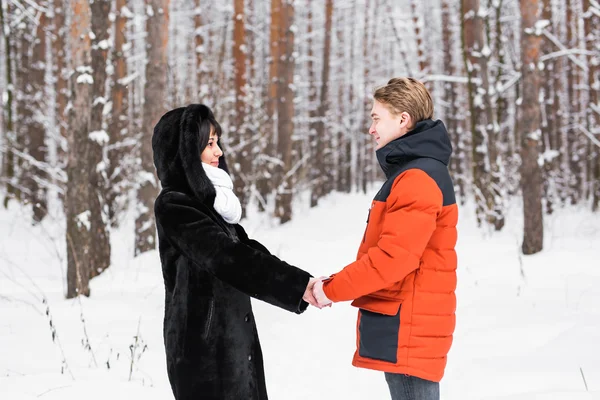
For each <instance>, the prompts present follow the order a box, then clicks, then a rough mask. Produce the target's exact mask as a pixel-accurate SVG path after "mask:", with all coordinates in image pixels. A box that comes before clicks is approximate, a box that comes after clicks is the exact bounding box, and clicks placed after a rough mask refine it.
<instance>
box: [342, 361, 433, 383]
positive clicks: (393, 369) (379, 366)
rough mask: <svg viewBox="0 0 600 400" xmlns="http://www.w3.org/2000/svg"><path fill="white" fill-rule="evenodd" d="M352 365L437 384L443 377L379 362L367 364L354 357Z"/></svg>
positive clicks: (403, 366)
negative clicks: (413, 377)
mask: <svg viewBox="0 0 600 400" xmlns="http://www.w3.org/2000/svg"><path fill="white" fill-rule="evenodd" d="M352 365H354V366H355V367H357V368H364V369H372V370H375V371H382V372H390V373H393V374H406V375H411V376H416V377H417V378H421V379H426V380H428V381H432V382H439V381H441V380H442V377H443V376H444V374H443V373H441V374H431V373H428V372H425V371H422V370H419V369H415V368H411V367H408V366H405V365H396V364H389V363H388V364H383V363H381V362H377V361H374V362H369V361H367V360H365V359H363V358H361V359H357V358H356V357H355V358H354V359H353V360H352Z"/></svg>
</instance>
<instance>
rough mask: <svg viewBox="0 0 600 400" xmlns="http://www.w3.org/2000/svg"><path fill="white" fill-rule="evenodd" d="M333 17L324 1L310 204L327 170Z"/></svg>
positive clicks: (314, 202)
mask: <svg viewBox="0 0 600 400" xmlns="http://www.w3.org/2000/svg"><path fill="white" fill-rule="evenodd" d="M332 17H333V0H326V2H325V43H324V44H323V69H322V71H321V93H320V96H319V107H318V108H317V116H316V126H315V127H316V152H315V157H314V160H315V165H314V166H313V169H312V173H311V182H312V184H313V188H312V191H311V195H310V206H311V207H314V206H316V205H317V204H318V202H319V199H321V197H323V196H324V195H325V184H326V180H327V175H328V171H326V166H325V152H324V150H325V144H326V139H325V135H326V133H325V117H326V115H327V109H328V100H327V98H328V91H329V84H330V82H329V64H330V57H331V25H332Z"/></svg>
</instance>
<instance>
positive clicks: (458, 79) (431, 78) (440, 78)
mask: <svg viewBox="0 0 600 400" xmlns="http://www.w3.org/2000/svg"><path fill="white" fill-rule="evenodd" d="M423 82H454V83H469V78H467V77H466V76H450V75H426V76H424V77H423Z"/></svg>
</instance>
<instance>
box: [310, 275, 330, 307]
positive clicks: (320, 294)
mask: <svg viewBox="0 0 600 400" xmlns="http://www.w3.org/2000/svg"><path fill="white" fill-rule="evenodd" d="M324 278H325V277H321V278H320V279H319V280H318V281H317V282H315V284H314V286H313V293H312V294H313V297H314V298H315V300H316V302H317V307H319V308H323V307H331V303H332V301H331V300H329V299H328V298H327V296H326V295H325V292H324V291H323V279H324Z"/></svg>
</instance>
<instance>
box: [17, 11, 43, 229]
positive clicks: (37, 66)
mask: <svg viewBox="0 0 600 400" xmlns="http://www.w3.org/2000/svg"><path fill="white" fill-rule="evenodd" d="M42 5H44V4H43V3H42ZM47 26H48V18H47V16H46V13H40V18H39V22H38V25H37V27H36V28H33V27H32V29H31V31H32V32H35V37H32V38H31V41H30V42H29V45H30V46H31V47H30V48H23V49H21V51H27V52H30V54H31V61H30V62H31V64H30V65H29V73H28V75H27V77H25V78H26V82H24V84H25V85H24V86H25V99H24V100H25V107H26V108H28V109H29V110H28V112H27V115H28V116H29V118H31V119H30V120H29V121H28V122H27V121H25V123H24V125H25V126H24V129H25V132H26V133H25V135H24V137H23V139H24V142H25V146H26V152H27V153H28V154H29V156H31V157H32V158H33V160H35V161H37V162H40V163H45V162H46V143H45V139H46V123H45V118H46V117H45V115H44V112H43V110H45V109H46V96H45V95H44V94H45V91H46V84H45V80H44V76H45V73H46V29H47ZM29 34H30V32H27V33H26V35H29ZM23 167H24V171H23V175H24V176H23V178H24V179H23V183H24V187H25V188H27V191H28V193H27V196H26V197H25V198H26V201H27V202H29V203H30V204H31V207H32V210H33V219H34V221H36V222H39V221H41V220H42V219H43V218H44V217H45V216H46V214H47V213H48V202H47V199H46V195H47V193H46V192H47V191H46V188H45V187H44V185H41V184H40V181H47V180H48V176H47V174H46V172H45V171H44V170H43V169H41V168H39V167H38V166H37V165H36V163H35V162H27V163H25V164H24V165H23Z"/></svg>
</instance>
